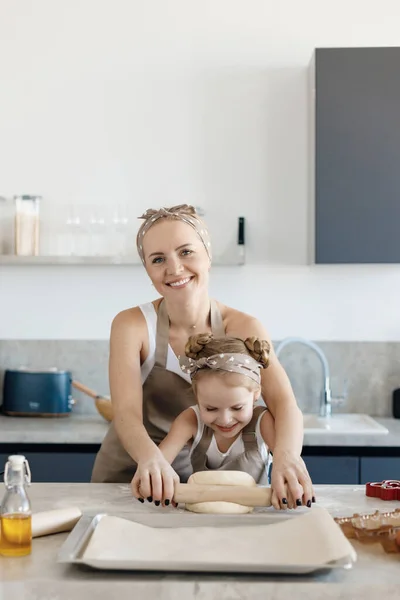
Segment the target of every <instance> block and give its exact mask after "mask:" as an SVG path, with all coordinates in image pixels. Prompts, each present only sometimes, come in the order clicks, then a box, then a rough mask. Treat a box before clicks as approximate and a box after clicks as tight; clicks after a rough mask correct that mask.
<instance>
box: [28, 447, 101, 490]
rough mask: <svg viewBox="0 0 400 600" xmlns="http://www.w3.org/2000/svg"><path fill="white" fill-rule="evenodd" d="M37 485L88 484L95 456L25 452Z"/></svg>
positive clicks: (87, 454) (70, 453) (90, 454)
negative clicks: (45, 483) (44, 483)
mask: <svg viewBox="0 0 400 600" xmlns="http://www.w3.org/2000/svg"><path fill="white" fill-rule="evenodd" d="M25 456H26V458H27V459H28V461H29V466H30V468H31V472H32V481H35V482H37V483H43V482H49V483H89V482H90V476H91V474H92V468H93V463H94V459H95V457H96V455H95V454H92V453H83V452H82V453H76V452H48V453H47V452H26V454H25Z"/></svg>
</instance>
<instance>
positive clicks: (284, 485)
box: [271, 451, 315, 510]
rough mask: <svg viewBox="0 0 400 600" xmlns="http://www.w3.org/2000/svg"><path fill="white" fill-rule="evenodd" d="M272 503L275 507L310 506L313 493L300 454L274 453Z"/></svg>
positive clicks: (312, 500) (313, 496) (313, 500)
mask: <svg viewBox="0 0 400 600" xmlns="http://www.w3.org/2000/svg"><path fill="white" fill-rule="evenodd" d="M271 487H272V500H271V501H272V505H273V506H274V507H275V508H276V509H278V510H279V509H282V508H283V509H285V508H297V507H298V506H301V505H305V506H308V508H311V503H312V502H315V494H314V489H313V485H312V482H311V478H310V475H309V474H308V471H307V467H306V465H305V463H304V460H303V459H302V458H301V456H298V455H295V454H289V453H280V452H279V451H276V452H275V453H274V462H273V466H272V478H271Z"/></svg>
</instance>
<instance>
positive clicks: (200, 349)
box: [185, 333, 271, 392]
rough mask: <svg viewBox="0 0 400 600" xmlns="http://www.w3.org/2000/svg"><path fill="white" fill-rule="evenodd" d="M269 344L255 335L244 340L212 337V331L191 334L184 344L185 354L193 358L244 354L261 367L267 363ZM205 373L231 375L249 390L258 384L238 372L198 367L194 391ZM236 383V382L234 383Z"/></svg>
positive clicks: (264, 366) (194, 380) (257, 386)
mask: <svg viewBox="0 0 400 600" xmlns="http://www.w3.org/2000/svg"><path fill="white" fill-rule="evenodd" d="M270 350H271V346H270V344H269V342H267V340H260V339H259V338H257V337H254V336H253V337H248V338H246V339H245V340H242V339H241V338H237V337H228V336H224V337H214V336H213V334H212V333H198V334H197V335H191V336H190V338H189V339H188V341H187V342H186V346H185V354H186V356H188V357H189V358H192V359H193V360H199V359H200V358H209V357H210V356H214V355H216V354H228V353H229V354H231V353H232V354H233V353H234V354H244V355H248V356H251V357H252V358H253V359H254V360H256V361H257V362H258V363H259V364H260V366H261V367H262V368H263V369H266V368H267V367H268V364H269V353H270ZM205 373H218V374H219V375H227V374H228V375H231V377H232V379H233V377H235V378H236V381H237V382H240V383H239V385H243V386H244V387H246V388H248V389H250V390H256V389H257V388H259V387H260V386H259V385H258V384H257V383H256V382H255V381H253V380H251V379H250V378H249V377H247V376H246V375H244V374H240V373H229V372H228V371H222V370H221V371H220V370H216V371H214V370H213V371H212V370H210V369H200V370H199V371H198V372H197V373H196V377H195V378H194V379H193V380H192V387H193V389H194V391H195V392H196V383H197V381H198V380H199V378H201V377H203V376H204V374H205ZM236 385H238V384H236Z"/></svg>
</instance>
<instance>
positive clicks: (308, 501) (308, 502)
mask: <svg viewBox="0 0 400 600" xmlns="http://www.w3.org/2000/svg"><path fill="white" fill-rule="evenodd" d="M307 506H308V508H311V500H307Z"/></svg>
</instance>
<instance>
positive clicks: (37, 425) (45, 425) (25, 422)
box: [0, 413, 400, 447]
mask: <svg viewBox="0 0 400 600" xmlns="http://www.w3.org/2000/svg"><path fill="white" fill-rule="evenodd" d="M375 418H376V421H378V423H381V424H382V425H384V426H385V427H386V428H387V429H388V430H389V433H388V434H386V435H385V434H384V435H382V434H378V435H369V434H362V435H348V434H332V433H329V434H326V433H325V434H324V433H321V434H306V435H305V436H304V446H353V447H357V446H364V447H365V446H374V447H400V419H389V418H381V417H375ZM107 428H108V423H107V422H106V421H105V420H104V419H103V417H101V416H100V415H82V414H73V413H72V414H71V415H70V416H68V417H61V418H54V419H52V418H40V417H36V418H34V417H7V416H5V415H0V444H14V443H17V444H18V443H25V444H101V442H102V440H103V438H104V436H105V434H106V432H107Z"/></svg>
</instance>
